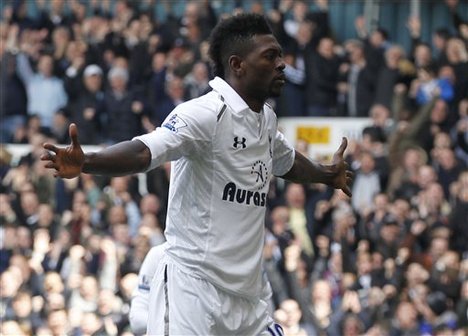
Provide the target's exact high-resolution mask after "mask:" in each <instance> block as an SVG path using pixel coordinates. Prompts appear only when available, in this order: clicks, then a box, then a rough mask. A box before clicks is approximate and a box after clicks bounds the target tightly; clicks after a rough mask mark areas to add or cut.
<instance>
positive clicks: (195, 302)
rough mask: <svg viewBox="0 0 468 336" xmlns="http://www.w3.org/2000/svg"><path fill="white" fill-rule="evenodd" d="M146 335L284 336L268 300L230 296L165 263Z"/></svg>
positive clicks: (156, 283) (154, 291) (158, 274)
mask: <svg viewBox="0 0 468 336" xmlns="http://www.w3.org/2000/svg"><path fill="white" fill-rule="evenodd" d="M147 334H148V335H190V336H193V335H203V336H205V335H220V336H221V335H249V336H255V335H265V336H282V335H283V332H282V329H281V327H280V326H279V325H278V324H276V323H274V320H273V319H272V317H271V316H270V312H269V309H268V303H267V302H266V301H264V300H262V299H258V300H255V301H254V300H249V299H246V298H243V297H240V296H236V295H233V294H230V293H227V292H225V291H222V290H221V289H219V288H218V287H215V286H214V285H212V284H211V283H209V282H208V281H206V280H203V279H201V278H198V277H195V276H193V275H190V274H187V273H184V272H182V271H181V270H180V269H179V268H178V267H177V266H176V265H174V264H172V263H171V262H167V261H166V262H163V263H161V264H160V265H159V267H158V270H157V271H156V274H155V277H154V278H153V283H152V285H151V293H150V297H149V314H148V330H147Z"/></svg>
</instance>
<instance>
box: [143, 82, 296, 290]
mask: <svg viewBox="0 0 468 336" xmlns="http://www.w3.org/2000/svg"><path fill="white" fill-rule="evenodd" d="M210 86H211V87H212V88H213V91H211V92H209V93H208V94H206V95H204V96H202V97H200V98H197V99H194V100H191V101H189V102H186V103H183V104H180V105H178V106H177V107H176V108H175V109H174V110H173V111H172V112H171V114H170V115H169V116H168V117H167V119H166V120H165V121H164V123H163V125H162V127H158V128H157V129H156V130H155V131H153V132H151V133H149V134H145V135H142V136H139V137H136V138H135V139H138V140H140V141H142V142H143V143H144V144H146V146H148V148H149V149H150V151H151V164H150V167H149V169H153V168H154V167H156V166H159V165H161V164H162V163H163V162H166V161H173V162H172V167H171V181H170V188H169V204H168V214H167V220H166V231H165V236H166V239H167V243H168V246H167V250H166V254H167V255H168V256H169V258H170V259H171V260H172V261H173V262H175V263H176V264H178V266H179V267H180V268H181V269H183V270H185V271H186V272H188V273H191V274H194V275H197V276H200V277H202V278H204V279H207V280H208V281H210V282H211V283H213V284H214V285H216V286H218V287H221V288H223V289H224V290H226V291H229V292H233V293H236V294H239V295H243V296H247V297H258V296H259V295H260V293H261V287H262V281H261V276H262V275H261V262H262V248H263V245H264V216H265V207H266V199H267V193H268V187H269V181H270V179H271V176H272V175H277V176H281V175H284V174H286V173H287V172H288V171H289V170H290V169H291V167H292V165H293V162H294V149H293V148H292V146H291V145H290V144H288V142H287V141H286V140H285V138H284V136H283V134H282V133H280V132H279V131H278V129H277V119H276V115H275V113H274V111H273V109H272V108H271V107H270V106H269V105H268V104H265V105H264V107H263V109H262V111H261V112H260V113H256V112H254V111H252V110H250V109H249V107H248V105H247V104H246V103H245V101H244V100H243V99H242V98H241V97H240V96H239V95H238V94H237V93H236V92H235V91H234V89H233V88H232V87H231V86H229V84H227V83H226V82H225V81H224V80H222V79H221V78H218V77H217V78H215V79H214V80H212V81H211V82H210Z"/></svg>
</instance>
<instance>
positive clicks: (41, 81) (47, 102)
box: [17, 53, 68, 128]
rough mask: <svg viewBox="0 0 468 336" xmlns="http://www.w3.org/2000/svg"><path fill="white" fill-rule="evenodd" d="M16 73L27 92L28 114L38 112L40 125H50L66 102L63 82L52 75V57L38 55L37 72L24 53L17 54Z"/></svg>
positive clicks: (48, 126) (49, 126) (47, 126)
mask: <svg viewBox="0 0 468 336" xmlns="http://www.w3.org/2000/svg"><path fill="white" fill-rule="evenodd" d="M17 68H18V70H17V71H18V74H19V75H20V78H21V80H22V81H23V83H24V84H25V86H26V90H27V94H28V114H29V115H31V114H36V113H37V114H38V115H39V117H40V120H41V125H42V126H44V127H46V128H51V127H52V119H53V116H54V114H55V113H56V112H57V111H58V110H59V109H60V108H62V107H64V106H65V105H66V104H67V99H68V98H67V94H66V92H65V89H64V87H63V82H62V80H60V79H59V78H57V77H55V76H53V71H54V68H53V59H52V57H51V56H49V55H47V54H42V55H41V56H40V57H39V62H38V72H37V73H35V72H34V71H33V70H32V68H31V65H30V64H29V60H28V58H27V56H26V55H25V54H24V53H20V54H19V55H18V65H17Z"/></svg>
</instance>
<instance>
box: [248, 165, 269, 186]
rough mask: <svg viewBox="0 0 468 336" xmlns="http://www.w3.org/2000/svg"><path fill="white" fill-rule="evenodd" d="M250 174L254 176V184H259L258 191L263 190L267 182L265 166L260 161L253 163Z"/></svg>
mask: <svg viewBox="0 0 468 336" xmlns="http://www.w3.org/2000/svg"><path fill="white" fill-rule="evenodd" d="M250 174H252V175H254V177H255V183H257V184H258V183H259V184H260V186H259V187H258V190H260V189H263V187H264V186H265V184H266V183H267V181H268V168H267V166H266V164H265V163H264V162H263V161H260V160H257V161H255V162H254V164H253V165H252V169H251V170H250Z"/></svg>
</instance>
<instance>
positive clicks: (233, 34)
mask: <svg viewBox="0 0 468 336" xmlns="http://www.w3.org/2000/svg"><path fill="white" fill-rule="evenodd" d="M268 34H273V33H272V30H271V28H270V26H269V25H268V22H267V20H266V19H265V17H264V16H263V15H260V14H254V13H242V14H238V15H234V16H231V17H229V18H227V19H224V20H222V21H220V22H219V23H218V25H217V26H216V27H215V28H214V29H213V31H212V32H211V36H210V49H209V51H208V54H209V56H210V58H211V61H212V62H213V64H212V65H213V67H214V69H213V70H214V74H215V76H219V77H221V78H224V75H225V71H224V70H225V69H224V66H225V64H227V61H228V59H229V57H230V56H231V55H234V54H236V55H245V54H246V52H247V50H248V47H249V43H246V42H250V41H251V39H252V37H253V36H254V35H268Z"/></svg>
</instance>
